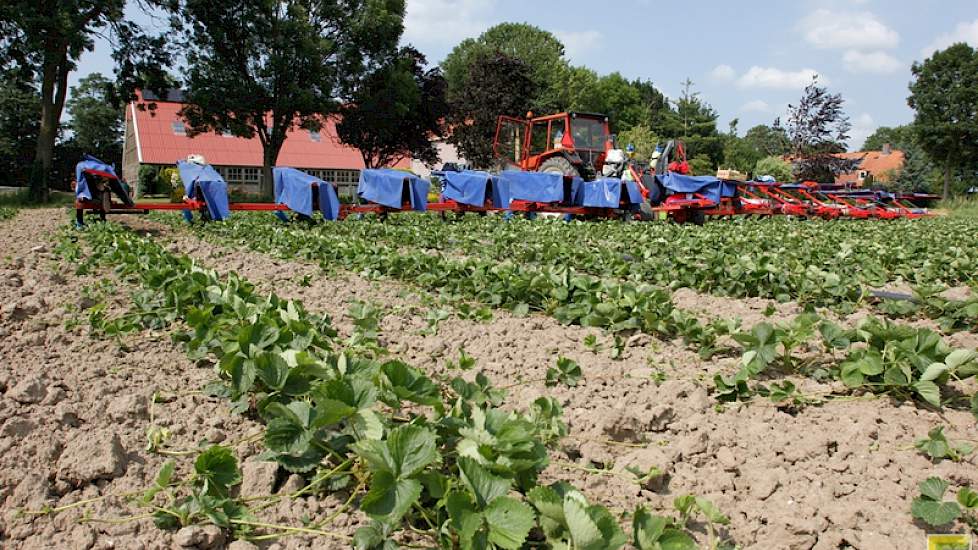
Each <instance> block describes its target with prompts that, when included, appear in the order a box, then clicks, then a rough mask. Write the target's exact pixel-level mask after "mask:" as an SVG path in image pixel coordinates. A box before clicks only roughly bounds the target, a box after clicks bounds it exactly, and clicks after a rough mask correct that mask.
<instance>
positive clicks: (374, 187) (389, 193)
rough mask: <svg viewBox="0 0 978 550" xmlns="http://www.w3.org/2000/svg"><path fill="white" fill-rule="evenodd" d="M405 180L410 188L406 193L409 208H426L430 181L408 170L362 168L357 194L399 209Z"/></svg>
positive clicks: (368, 199) (422, 210)
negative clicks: (409, 200) (408, 198)
mask: <svg viewBox="0 0 978 550" xmlns="http://www.w3.org/2000/svg"><path fill="white" fill-rule="evenodd" d="M405 180H407V182H408V184H409V188H410V189H409V193H408V195H409V196H410V198H411V208H413V209H414V210H417V211H419V212H424V211H425V210H427V209H428V188H429V187H430V186H431V182H429V181H428V180H423V179H421V178H419V177H418V176H415V175H414V174H411V173H409V172H402V171H400V170H392V169H390V168H382V169H369V170H362V171H361V172H360V183H359V185H357V195H359V196H360V198H362V199H364V200H367V201H370V202H373V203H376V204H380V205H383V206H386V207H388V208H397V209H400V208H402V203H401V196H402V195H401V193H402V192H403V190H404V182H405Z"/></svg>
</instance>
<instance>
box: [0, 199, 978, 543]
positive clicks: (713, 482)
mask: <svg viewBox="0 0 978 550" xmlns="http://www.w3.org/2000/svg"><path fill="white" fill-rule="evenodd" d="M64 219H65V218H64V216H63V213H62V211H46V212H42V211H33V212H31V213H30V215H24V214H21V215H19V216H18V217H17V218H14V219H13V220H9V221H7V222H2V223H0V248H2V250H4V251H5V254H4V255H5V256H8V258H7V259H5V260H4V263H3V265H2V266H0V303H2V304H3V305H2V309H0V336H2V343H0V389H2V390H3V392H4V394H3V397H2V398H0V426H2V428H0V450H2V451H3V452H2V454H0V502H2V508H0V512H2V520H3V524H2V526H0V542H2V543H3V546H4V547H9V548H49V547H68V548H92V547H94V548H110V547H118V548H170V547H172V546H174V545H175V544H177V542H176V541H174V537H173V536H172V535H171V534H167V533H163V532H161V531H159V530H157V529H156V528H155V527H154V526H153V525H152V524H151V523H150V522H149V521H147V520H142V521H136V522H127V523H124V524H120V525H113V524H105V523H81V522H80V520H82V519H83V518H86V517H89V518H101V519H105V518H112V517H122V516H127V515H131V514H134V513H135V514H139V513H142V511H141V510H139V509H134V508H133V506H131V505H127V504H126V503H125V502H124V500H123V499H121V498H107V499H104V500H101V501H98V502H96V503H93V504H91V505H88V506H80V507H78V508H74V509H70V510H67V511H65V512H61V513H58V514H48V515H40V516H31V515H23V514H21V515H19V516H18V513H17V511H18V510H21V509H22V508H25V507H26V508H28V509H32V510H39V509H41V508H42V507H44V506H45V505H47V506H60V505H64V504H70V503H73V502H78V501H80V500H82V499H87V498H93V497H98V496H103V495H118V494H122V493H126V492H129V491H138V490H142V489H144V488H146V487H147V486H148V485H149V484H150V483H151V480H152V478H153V476H155V473H156V470H157V469H158V467H159V466H160V465H161V464H162V462H163V461H164V457H162V456H159V455H158V454H155V453H151V452H146V451H145V450H144V449H145V444H146V437H145V434H146V429H147V428H148V427H149V426H150V425H151V424H153V423H155V425H157V426H166V427H168V428H169V429H170V430H171V431H172V432H173V436H172V438H171V439H170V440H169V442H168V444H167V445H168V446H167V448H168V449H174V450H179V449H193V448H194V447H195V446H196V445H197V444H198V443H199V442H201V441H202V440H211V441H213V440H215V439H221V438H222V436H223V438H224V442H225V443H234V442H235V441H236V440H240V439H242V438H245V437H247V436H248V435H250V434H254V433H258V431H259V427H258V426H257V425H256V424H254V423H252V422H250V421H248V420H246V419H242V418H241V417H236V416H231V415H230V414H229V413H228V412H227V407H226V403H222V402H221V401H219V400H216V399H211V398H206V397H203V396H201V395H198V394H193V393H190V394H188V393H187V392H188V390H196V389H198V388H199V387H200V386H201V385H202V384H204V383H206V382H208V381H210V380H211V379H212V378H213V376H214V375H213V372H212V371H211V369H209V368H198V367H197V366H196V365H194V364H193V363H192V362H190V361H189V360H187V359H186V357H185V356H184V355H183V354H182V352H181V351H180V350H179V348H177V347H176V346H175V345H174V344H172V343H171V342H170V339H169V336H168V335H167V334H163V333H154V332H150V331H146V332H143V333H140V334H138V335H135V336H127V337H126V338H125V343H126V346H127V347H128V351H123V350H121V349H120V347H119V345H118V344H117V343H115V342H112V341H102V340H97V339H92V338H91V337H90V336H89V335H88V334H87V332H88V328H87V323H82V325H81V326H80V327H78V328H74V329H72V330H68V329H66V328H65V326H64V323H65V321H66V320H68V319H71V318H73V317H76V316H77V315H78V314H77V313H75V311H74V310H73V309H74V308H72V307H71V306H75V307H78V306H82V305H84V304H83V303H81V302H80V301H81V300H82V298H81V297H80V292H79V289H80V288H81V287H82V286H83V285H86V284H87V285H91V284H93V283H95V282H96V281H97V280H98V279H102V278H106V277H108V274H96V275H94V276H83V277H76V276H74V275H72V271H73V269H72V267H71V266H68V265H64V263H62V262H60V260H59V259H58V258H57V257H56V256H55V255H53V254H52V253H51V251H50V250H51V244H50V235H51V234H52V233H53V232H54V231H56V229H57V228H58V226H59V225H61V224H62V223H63V221H64ZM125 223H127V224H129V225H131V226H132V227H133V228H135V229H140V230H152V231H153V232H154V233H155V234H156V236H157V238H159V239H161V241H163V242H166V243H170V244H169V246H170V248H171V250H173V251H174V252H181V253H185V254H188V255H191V256H193V257H195V258H197V259H198V260H199V261H200V262H201V263H202V264H205V265H208V266H210V267H214V268H217V269H222V270H234V271H237V272H238V273H239V274H241V275H242V276H244V277H246V278H247V279H249V280H250V281H252V282H254V283H256V284H258V285H259V287H260V288H262V289H263V290H265V291H267V292H275V293H277V294H279V295H280V296H284V297H289V298H296V299H299V300H301V301H302V302H303V303H304V305H305V306H306V307H307V309H310V310H312V311H316V312H323V313H327V314H329V315H331V316H332V317H333V319H334V325H335V326H336V327H337V329H338V330H339V331H340V332H341V334H348V333H349V332H350V330H351V327H352V325H351V323H350V321H349V320H348V319H346V318H345V317H344V312H345V311H346V309H347V307H348V305H349V304H350V302H352V301H354V300H365V301H368V302H373V303H377V304H381V305H382V306H383V307H384V309H385V312H386V316H385V317H384V320H383V322H382V326H381V328H382V340H383V341H384V342H385V344H386V345H387V346H388V347H389V349H390V350H391V352H392V353H393V354H394V355H395V356H398V357H401V358H403V359H405V360H406V361H408V362H410V363H411V364H414V365H416V366H418V367H420V368H423V369H426V370H428V371H429V372H430V373H431V374H433V375H437V374H445V373H447V372H448V371H447V370H446V365H447V363H448V361H450V360H453V359H455V358H457V356H458V354H459V351H460V350H461V349H463V348H464V349H465V352H466V353H467V354H469V355H471V356H473V357H474V358H475V359H476V360H477V366H476V369H475V370H473V371H470V372H469V373H466V374H465V375H466V376H474V373H475V372H476V371H478V370H480V369H481V370H483V371H484V372H485V373H486V374H487V375H488V376H489V377H490V378H491V379H492V380H493V382H494V383H495V384H496V385H497V386H503V387H507V388H508V391H509V396H508V399H507V404H508V406H511V407H514V408H524V407H527V406H529V404H530V403H532V401H533V400H534V399H536V398H537V397H539V396H541V395H551V396H554V397H555V398H557V399H559V400H560V402H561V404H562V406H563V407H564V414H565V419H566V421H567V422H568V424H569V428H570V435H569V436H568V438H567V439H566V441H565V443H564V446H563V447H562V449H560V450H559V451H557V452H554V453H553V455H552V465H551V466H550V467H549V468H548V470H547V471H546V472H545V474H544V476H543V477H544V479H542V480H541V481H542V482H550V481H554V480H558V479H561V480H567V481H570V482H572V483H574V484H575V485H577V486H578V487H580V488H581V489H582V490H583V491H584V492H585V493H586V494H587V495H588V497H589V498H591V499H592V500H593V501H596V502H600V503H602V504H605V505H606V506H609V507H610V508H611V509H613V510H615V511H626V510H631V509H633V508H634V507H635V506H636V505H638V504H646V505H647V506H650V507H651V508H653V509H655V510H658V511H663V512H665V511H668V509H669V508H670V506H671V502H672V499H673V498H674V497H676V496H678V495H682V494H686V493H692V494H695V495H698V496H704V497H707V498H709V499H711V500H713V501H714V502H715V503H716V504H717V505H718V506H719V508H720V509H721V510H722V511H723V512H724V513H726V514H728V515H729V516H730V518H731V525H730V527H729V529H727V530H726V532H725V534H726V535H727V536H729V537H730V538H732V539H733V540H734V541H735V542H736V543H737V544H739V545H741V546H742V547H743V548H764V549H813V548H814V549H819V550H822V549H832V550H835V549H838V548H857V549H864V550H877V549H879V550H883V549H891V548H892V549H904V548H906V549H917V548H922V547H923V546H924V545H925V533H926V532H927V531H926V530H925V529H924V528H923V527H924V526H922V525H920V524H918V523H916V522H914V521H913V520H912V518H911V515H910V501H911V499H912V498H913V497H915V496H916V495H917V494H918V490H917V484H918V483H919V482H920V481H921V480H923V479H925V478H927V477H929V476H932V475H937V476H941V477H944V478H945V479H949V480H951V481H952V482H954V483H958V484H970V485H972V486H975V485H976V484H978V470H976V469H975V464H974V462H973V459H969V460H968V461H965V462H963V463H953V462H950V461H944V462H942V463H940V464H932V463H931V462H930V461H929V460H928V459H927V458H926V457H924V456H921V455H920V454H918V452H917V451H916V450H915V449H913V442H914V441H915V440H916V439H918V438H920V437H923V436H925V435H926V433H927V431H928V430H929V429H930V428H932V427H934V426H937V425H944V426H946V432H947V434H948V436H949V438H951V439H952V440H962V439H964V440H978V429H976V426H975V420H974V418H973V417H972V416H971V414H970V413H969V412H966V411H959V410H950V409H946V410H944V411H941V412H937V411H931V410H926V409H923V408H921V407H917V406H915V405H914V404H913V403H900V402H896V401H894V400H891V399H889V398H875V397H864V398H848V399H835V400H829V401H827V402H826V403H824V404H823V405H821V406H813V407H807V408H803V409H801V410H794V409H790V408H777V407H775V406H773V405H771V404H770V403H768V402H766V401H755V402H751V403H748V404H742V405H734V406H727V407H722V408H721V407H718V406H717V404H716V401H715V400H714V399H713V398H712V397H711V396H710V395H709V392H708V388H709V387H710V386H711V385H712V383H711V380H712V377H713V375H714V374H715V373H718V372H732V371H733V370H734V369H735V368H736V362H737V360H736V359H735V358H730V357H720V358H714V359H712V360H709V361H703V360H701V359H700V358H699V357H698V355H697V354H696V353H694V352H693V351H690V350H688V349H686V348H685V347H684V346H683V345H682V343H681V342H678V341H661V340H657V339H654V338H650V337H648V336H646V335H635V336H632V337H631V338H629V339H628V340H627V345H626V347H625V349H624V353H623V354H622V357H621V358H620V359H619V360H613V359H612V358H611V354H610V349H611V348H612V347H613V340H612V338H611V337H610V336H608V335H605V334H602V333H601V332H599V331H596V330H594V329H587V328H582V327H577V326H563V325H561V324H559V323H558V322H556V321H555V320H553V319H551V318H549V317H545V316H540V315H531V316H527V317H517V316H513V315H511V314H510V313H508V312H505V311H499V310H496V311H494V319H493V320H492V321H491V322H487V323H482V322H477V321H471V320H463V319H459V318H457V317H454V316H453V317H451V318H449V319H447V320H445V321H442V322H441V323H440V324H439V325H438V330H437V333H434V334H431V333H428V332H423V329H424V328H425V327H426V326H427V323H426V321H425V314H426V312H427V309H428V308H427V307H426V306H424V305H423V304H422V298H423V297H424V292H422V291H419V290H417V289H412V288H410V286H408V285H403V284H399V283H397V282H393V281H389V280H367V279H364V278H363V277H360V276H357V275H355V274H339V275H328V276H327V275H326V274H324V273H323V272H322V271H321V270H320V269H319V267H318V266H315V265H311V264H308V263H303V262H296V261H286V260H282V259H277V258H273V257H270V256H267V255H264V254H259V253H254V252H250V251H244V250H233V249H230V248H227V247H223V246H218V245H214V244H211V243H208V242H204V241H201V240H199V239H198V238H197V237H195V236H194V235H192V234H190V233H187V232H183V231H179V230H173V229H170V228H167V227H165V226H161V225H159V224H155V223H152V222H149V221H147V220H144V219H138V218H128V219H126V220H125ZM39 246H40V247H42V248H40V249H38V248H37V247H39ZM305 275H308V276H309V278H308V279H309V282H310V284H309V285H308V286H306V285H305V284H304V281H303V276H305ZM127 295H128V290H127V289H125V288H122V287H120V288H119V290H118V291H117V295H116V296H114V297H113V298H112V302H113V303H114V304H116V305H114V306H113V307H116V308H121V306H120V304H122V303H123V302H124V300H125V299H126V296H127ZM677 303H679V304H680V305H681V306H683V307H685V308H688V309H690V310H694V311H696V310H698V311H700V312H703V313H704V314H708V315H709V316H716V317H734V316H740V317H742V318H744V319H745V323H747V324H750V323H751V322H754V321H756V320H757V318H758V316H760V317H763V314H762V313H760V312H761V311H763V309H764V308H766V306H767V301H757V302H756V303H755V302H754V301H744V300H732V299H725V298H719V299H713V298H709V297H702V296H697V295H695V294H694V293H688V292H685V291H684V292H682V293H679V296H678V297H677ZM793 307H794V306H792V305H790V304H788V305H784V306H778V311H777V313H776V314H775V316H774V319H775V320H780V319H787V318H790V317H792V316H793V315H794V314H795V313H796V310H795V309H793ZM119 310H120V311H121V309H119ZM589 334H595V335H596V336H597V337H598V340H599V342H601V344H602V347H603V349H602V350H600V351H598V352H597V353H595V352H592V351H589V350H588V349H587V348H586V347H585V346H584V345H583V341H584V338H585V336H587V335H589ZM973 336H974V335H966V336H964V337H963V338H965V340H966V341H967V340H970V341H971V342H974V339H973ZM971 345H972V346H973V345H974V344H973V343H972V344H971ZM559 356H565V357H569V358H572V359H574V360H575V361H577V362H578V363H579V364H580V365H581V367H582V369H583V373H584V377H583V380H582V381H581V383H580V385H579V386H578V387H576V388H564V387H558V388H548V387H546V386H545V385H544V383H543V379H544V376H545V372H546V369H547V368H548V367H550V366H553V365H554V364H555V362H556V359H557V357H559ZM795 382H796V383H797V384H798V385H799V387H800V388H801V389H802V391H804V392H805V393H810V394H826V393H829V392H830V391H832V390H833V389H838V388H837V387H836V386H834V385H832V384H819V383H817V382H815V381H813V380H811V379H801V378H799V379H797V380H795ZM155 392H161V393H162V394H163V395H164V396H165V399H164V401H165V402H164V403H156V404H151V396H152V395H153V394H154V393H155ZM151 408H152V420H151V418H150V409H151ZM259 447H260V443H259V444H257V445H256V444H242V445H238V446H236V447H235V449H236V452H237V453H238V454H239V457H241V458H244V459H246V464H249V468H250V469H251V472H250V473H251V474H252V475H251V476H250V479H249V480H248V483H250V484H254V485H257V486H258V487H259V489H260V490H264V492H263V493H262V492H259V493H257V494H269V493H272V492H273V491H275V490H278V489H279V488H280V486H281V485H283V484H287V483H288V480H283V479H282V478H283V477H284V476H283V475H282V474H277V475H275V474H274V472H272V473H271V474H269V472H267V471H257V470H260V469H261V466H260V465H258V464H254V463H251V462H247V457H250V456H253V455H254V454H257V452H259V451H260V448H259ZM177 462H178V464H179V465H180V468H179V469H178V470H179V471H186V469H187V468H188V467H189V458H185V459H180V458H177ZM628 466H633V467H636V468H638V469H640V470H642V471H647V470H648V469H649V468H651V467H653V466H654V467H658V468H660V469H661V470H663V471H664V472H665V475H664V476H663V478H661V479H659V480H657V481H655V482H652V483H650V484H648V485H646V486H644V487H643V486H639V485H638V484H637V483H636V482H635V481H634V480H635V476H634V475H633V474H631V473H630V472H629V471H627V470H626V467H628ZM262 475H264V477H262ZM269 478H270V479H271V480H272V481H270V482H269V481H267V480H268V479H269ZM262 479H264V480H265V481H264V482H262V481H261V480H262ZM256 480H257V481H256ZM248 494H250V493H248ZM345 496H346V495H336V496H331V497H328V498H325V499H298V500H297V501H290V500H288V499H285V500H283V501H282V502H280V503H279V504H277V505H276V506H273V507H271V508H269V509H268V510H265V511H264V512H262V518H263V520H267V521H272V522H278V523H290V524H293V525H296V524H298V518H299V517H301V516H302V515H303V514H306V515H309V516H310V517H312V518H313V519H315V518H316V517H322V516H323V515H325V514H328V513H329V510H331V509H335V507H336V506H337V505H338V503H339V502H342V500H343V498H345ZM358 521H359V518H357V517H342V518H341V519H340V521H339V525H334V526H333V529H334V530H336V531H339V532H341V533H350V532H352V530H353V529H354V528H355V526H356V524H357V522H358ZM702 540H705V536H704V538H703V539H702ZM262 544H264V545H268V544H269V543H262ZM272 544H273V545H274V544H278V545H280V547H284V548H300V547H303V548H304V547H313V548H331V547H344V546H346V545H347V543H340V542H337V541H331V540H325V539H322V538H319V539H304V538H289V539H285V540H282V541H279V542H277V543H272ZM221 546H222V544H218V543H216V541H215V544H213V547H221Z"/></svg>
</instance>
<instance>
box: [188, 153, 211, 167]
mask: <svg viewBox="0 0 978 550" xmlns="http://www.w3.org/2000/svg"><path fill="white" fill-rule="evenodd" d="M187 162H189V163H191V164H198V165H200V166H204V165H205V164H207V160H206V159H205V158H204V155H187Z"/></svg>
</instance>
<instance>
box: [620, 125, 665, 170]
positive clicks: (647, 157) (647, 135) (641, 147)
mask: <svg viewBox="0 0 978 550" xmlns="http://www.w3.org/2000/svg"><path fill="white" fill-rule="evenodd" d="M658 143H659V137H658V136H656V135H655V134H654V133H653V132H652V129H651V128H649V127H648V126H647V125H645V124H638V125H636V126H632V127H631V128H629V129H627V130H623V131H621V132H619V133H618V147H619V148H625V147H627V146H628V145H633V146H634V147H635V158H636V159H638V160H639V161H640V162H650V161H651V159H652V153H653V152H654V151H655V146H656V144H658Z"/></svg>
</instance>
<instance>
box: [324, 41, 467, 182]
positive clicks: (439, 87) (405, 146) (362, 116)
mask: <svg viewBox="0 0 978 550" xmlns="http://www.w3.org/2000/svg"><path fill="white" fill-rule="evenodd" d="M426 64H427V60H426V59H425V57H424V55H422V54H421V53H420V52H418V51H417V50H415V49H414V48H411V47H405V48H402V49H401V50H400V51H399V52H398V54H397V55H396V56H395V57H394V58H393V59H391V60H390V61H388V62H387V63H385V64H384V65H382V66H381V67H379V68H377V69H376V70H375V71H373V72H372V73H371V74H370V75H368V76H367V77H366V78H365V79H364V81H363V83H362V84H361V86H360V87H359V88H358V89H357V90H356V92H355V94H354V96H353V101H352V103H350V104H349V106H347V107H345V108H344V109H343V111H342V119H341V121H340V123H339V124H338V125H337V126H336V130H337V133H338V134H339V137H340V140H341V141H343V143H346V144H348V145H352V146H353V147H356V148H357V149H359V150H360V154H361V155H362V156H363V162H364V165H366V166H367V167H368V168H379V167H381V166H390V165H392V164H395V163H397V162H398V161H400V160H403V159H405V158H411V157H413V158H416V159H418V160H421V161H423V162H425V163H426V164H428V165H429V166H430V165H434V164H435V163H436V162H438V151H437V149H436V148H435V146H434V143H432V141H431V138H433V137H442V135H443V124H444V120H445V117H446V116H447V115H448V104H447V103H446V102H445V79H444V77H442V75H441V70H440V69H438V68H437V67H436V68H433V69H426V68H425V65H426Z"/></svg>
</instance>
